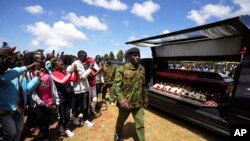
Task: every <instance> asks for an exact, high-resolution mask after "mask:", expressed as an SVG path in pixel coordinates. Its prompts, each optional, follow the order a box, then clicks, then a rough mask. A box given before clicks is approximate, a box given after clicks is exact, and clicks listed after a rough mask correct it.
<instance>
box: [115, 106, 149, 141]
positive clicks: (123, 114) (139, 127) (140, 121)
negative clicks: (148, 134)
mask: <svg viewBox="0 0 250 141" xmlns="http://www.w3.org/2000/svg"><path fill="white" fill-rule="evenodd" d="M130 113H132V115H133V118H134V120H135V129H136V134H137V136H138V139H139V141H145V130H144V129H145V128H144V110H143V107H140V108H132V109H128V110H124V109H121V108H119V115H118V117H117V120H116V131H115V134H116V135H117V136H118V137H119V138H120V137H121V133H122V128H123V125H124V122H125V121H126V120H127V118H128V116H129V115H130Z"/></svg>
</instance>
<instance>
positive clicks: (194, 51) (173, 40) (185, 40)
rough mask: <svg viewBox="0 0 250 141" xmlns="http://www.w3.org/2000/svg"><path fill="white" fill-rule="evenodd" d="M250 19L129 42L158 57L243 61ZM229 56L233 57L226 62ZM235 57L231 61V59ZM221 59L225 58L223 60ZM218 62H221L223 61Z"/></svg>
mask: <svg viewBox="0 0 250 141" xmlns="http://www.w3.org/2000/svg"><path fill="white" fill-rule="evenodd" d="M249 29H250V16H249V15H244V16H238V17H234V18H230V19H226V20H223V21H219V22H215V23H210V24H207V25H202V26H197V27H193V28H189V29H185V30H180V31H176V32H171V33H167V34H161V35H158V36H152V37H147V38H143V39H139V40H134V41H130V42H127V43H126V44H133V45H135V46H138V47H151V48H152V51H153V57H154V58H161V57H164V58H165V57H167V58H177V57H180V58H184V59H185V58H188V59H190V58H191V57H192V58H199V59H200V58H206V59H204V60H207V57H215V58H216V57H219V58H220V57H222V56H224V60H234V61H239V59H240V56H241V49H242V48H244V47H245V48H246V50H247V52H246V53H248V54H249V48H250V40H249V36H250V30H249ZM225 56H229V58H228V59H225ZM230 58H231V59H230ZM220 59H221V58H220ZM220 59H218V60H220Z"/></svg>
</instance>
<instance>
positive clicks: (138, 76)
mask: <svg viewBox="0 0 250 141" xmlns="http://www.w3.org/2000/svg"><path fill="white" fill-rule="evenodd" d="M126 55H127V56H126V57H127V62H126V63H125V64H124V65H122V66H119V67H118V68H117V69H116V73H115V80H114V83H113V87H114V91H115V94H116V97H117V101H118V102H117V106H118V109H119V114H118V117H117V121H116V128H115V138H114V140H115V141H120V140H121V133H122V128H123V125H124V122H125V121H126V120H127V118H128V116H129V115H130V113H132V115H133V118H134V120H135V127H136V133H137V136H138V139H139V140H140V141H145V131H144V110H143V107H147V105H148V92H147V89H146V82H145V70H144V67H143V66H142V65H140V64H139V62H140V50H139V49H138V48H136V47H133V48H130V49H129V50H127V52H126Z"/></svg>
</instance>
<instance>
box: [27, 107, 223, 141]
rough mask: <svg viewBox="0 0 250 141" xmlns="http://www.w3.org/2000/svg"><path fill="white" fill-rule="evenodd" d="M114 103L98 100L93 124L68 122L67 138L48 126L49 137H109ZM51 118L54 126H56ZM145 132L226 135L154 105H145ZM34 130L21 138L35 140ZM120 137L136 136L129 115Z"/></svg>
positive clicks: (183, 140) (194, 139) (85, 140)
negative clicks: (78, 124)
mask: <svg viewBox="0 0 250 141" xmlns="http://www.w3.org/2000/svg"><path fill="white" fill-rule="evenodd" d="M117 110H118V109H117V107H116V106H112V105H110V104H107V105H105V104H102V106H101V108H100V112H101V113H102V115H101V116H100V117H98V118H93V120H92V122H93V123H94V124H95V125H94V126H93V127H86V126H79V127H75V126H73V125H72V128H71V129H72V131H73V132H74V133H75V136H73V137H70V138H67V137H65V136H64V135H61V134H59V132H58V131H57V129H51V130H50V135H49V136H50V140H51V141H62V140H63V141H113V136H114V128H115V122H116V118H117V113H118V111H117ZM56 124H57V123H56V122H54V126H56ZM145 132H146V140H147V141H221V140H228V139H227V138H226V137H224V136H221V135H218V134H215V133H213V132H211V131H209V130H206V129H204V128H202V127H199V126H197V125H194V124H192V123H189V122H187V121H185V120H182V119H180V118H177V117H175V116H172V115H169V114H167V113H165V112H163V111H160V110H158V109H156V108H154V107H150V106H149V107H148V108H147V109H145ZM36 135H37V133H35V134H33V135H27V136H26V138H25V141H32V140H35V137H36ZM123 140H124V141H134V140H137V138H136V133H135V126H134V120H133V117H132V115H130V116H129V118H128V120H127V121H126V122H125V125H124V129H123Z"/></svg>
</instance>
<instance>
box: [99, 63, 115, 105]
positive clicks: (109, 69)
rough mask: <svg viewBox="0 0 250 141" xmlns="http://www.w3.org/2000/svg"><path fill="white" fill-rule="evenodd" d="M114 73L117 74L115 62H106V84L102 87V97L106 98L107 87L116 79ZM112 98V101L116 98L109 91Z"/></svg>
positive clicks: (104, 72) (104, 70) (104, 67)
mask: <svg viewBox="0 0 250 141" xmlns="http://www.w3.org/2000/svg"><path fill="white" fill-rule="evenodd" d="M114 75H115V66H114V65H113V64H110V65H109V64H104V66H103V78H104V85H103V88H102V99H103V100H105V97H106V92H107V89H108V88H109V90H110V88H111V86H112V83H113V80H114ZM109 94H110V96H111V97H112V98H111V101H113V99H114V94H113V93H111V92H110V93H109Z"/></svg>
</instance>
